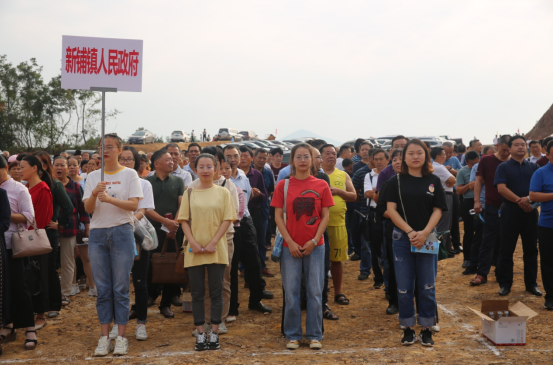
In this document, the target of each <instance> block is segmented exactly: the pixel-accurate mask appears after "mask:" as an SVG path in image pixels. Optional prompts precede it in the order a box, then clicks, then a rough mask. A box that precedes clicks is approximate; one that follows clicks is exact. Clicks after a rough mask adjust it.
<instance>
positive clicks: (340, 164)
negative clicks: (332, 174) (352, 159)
mask: <svg viewBox="0 0 554 365" xmlns="http://www.w3.org/2000/svg"><path fill="white" fill-rule="evenodd" d="M343 160H344V158H340V157H339V158H337V162H336V163H335V167H336V168H337V169H339V170H341V171H344V167H343V166H342V161H343Z"/></svg>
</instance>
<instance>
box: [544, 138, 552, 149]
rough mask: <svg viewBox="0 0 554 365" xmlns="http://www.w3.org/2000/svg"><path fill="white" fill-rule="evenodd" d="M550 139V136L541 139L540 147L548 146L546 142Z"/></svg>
mask: <svg viewBox="0 0 554 365" xmlns="http://www.w3.org/2000/svg"><path fill="white" fill-rule="evenodd" d="M550 141H552V137H546V138H544V139H543V140H542V147H544V146H547V147H548V143H549V142H550Z"/></svg>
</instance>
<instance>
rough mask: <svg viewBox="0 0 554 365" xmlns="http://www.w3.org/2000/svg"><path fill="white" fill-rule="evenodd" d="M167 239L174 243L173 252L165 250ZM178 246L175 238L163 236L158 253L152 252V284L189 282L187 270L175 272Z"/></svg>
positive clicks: (178, 253)
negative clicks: (160, 249) (162, 242)
mask: <svg viewBox="0 0 554 365" xmlns="http://www.w3.org/2000/svg"><path fill="white" fill-rule="evenodd" d="M168 241H173V243H174V244H175V252H167V245H168ZM179 255H181V252H179V248H178V246H177V240H175V238H167V237H166V238H165V240H164V244H163V246H162V251H161V252H160V253H153V254H152V283H154V284H185V283H188V282H189V276H188V273H187V272H184V273H176V272H175V264H176V262H177V261H178V260H177V259H178V258H179Z"/></svg>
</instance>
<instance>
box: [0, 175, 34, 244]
mask: <svg viewBox="0 0 554 365" xmlns="http://www.w3.org/2000/svg"><path fill="white" fill-rule="evenodd" d="M0 188H2V189H4V190H6V193H8V200H9V201H10V208H11V211H12V214H23V215H24V216H25V218H27V221H29V222H32V221H34V220H35V209H34V208H33V200H32V199H31V194H29V189H27V188H26V187H25V185H23V184H21V183H19V182H17V181H15V180H14V179H12V178H9V179H8V180H6V181H4V183H3V184H2V185H0ZM17 226H18V224H16V223H14V222H10V228H9V229H8V230H7V231H6V233H4V238H5V239H6V248H7V249H8V250H9V249H11V248H12V234H13V233H14V232H17ZM28 227H29V225H28V223H27V222H25V223H23V228H24V229H25V230H26V229H27V228H28Z"/></svg>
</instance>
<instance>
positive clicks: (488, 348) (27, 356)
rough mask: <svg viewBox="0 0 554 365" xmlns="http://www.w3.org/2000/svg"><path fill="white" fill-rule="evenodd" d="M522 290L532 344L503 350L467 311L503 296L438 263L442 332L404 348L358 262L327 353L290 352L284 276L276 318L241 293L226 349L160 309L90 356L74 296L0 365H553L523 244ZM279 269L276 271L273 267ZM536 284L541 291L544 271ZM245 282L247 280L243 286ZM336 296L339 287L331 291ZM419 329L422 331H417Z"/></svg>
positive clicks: (94, 332)
mask: <svg viewBox="0 0 554 365" xmlns="http://www.w3.org/2000/svg"><path fill="white" fill-rule="evenodd" d="M516 256H517V263H516V267H515V278H514V281H515V285H514V287H513V288H512V292H511V294H510V295H509V296H508V297H507V298H508V299H509V301H510V303H512V304H513V303H516V302H517V301H521V302H523V303H524V304H526V305H527V306H529V307H530V308H531V309H533V310H534V311H536V312H538V313H539V315H538V316H537V317H535V318H533V319H531V320H529V321H528V323H527V345H526V346H517V347H516V346H514V347H509V346H507V347H496V346H493V345H491V343H489V342H488V341H487V340H486V339H484V338H483V337H482V336H481V335H480V326H481V324H480V320H479V318H478V317H477V316H476V315H475V314H473V313H472V312H471V311H469V310H468V309H467V307H468V306H470V307H473V308H480V303H481V301H482V300H485V299H499V296H498V295H497V292H498V289H499V288H498V284H497V283H496V282H495V281H494V280H491V281H489V283H488V284H486V285H484V286H481V287H476V288H473V287H470V286H469V281H470V280H471V279H472V277H468V276H463V275H461V272H462V268H461V264H462V257H461V255H458V256H457V257H455V258H453V259H449V260H444V261H441V262H440V263H439V271H438V278H437V300H438V304H439V316H440V326H441V331H440V332H439V333H437V334H436V335H435V336H434V339H435V343H436V344H435V347H433V348H424V347H422V346H421V345H420V344H416V345H414V346H410V347H403V346H401V345H400V339H401V337H402V331H401V330H400V329H399V325H398V320H397V319H396V316H388V315H386V314H385V309H386V308H387V301H386V300H385V296H384V292H383V290H375V289H373V288H372V285H373V280H372V277H370V279H369V280H366V281H359V280H357V276H358V270H357V268H358V262H351V261H348V262H346V264H345V274H344V282H345V283H344V284H343V287H344V288H345V290H344V291H345V293H346V295H347V296H349V298H350V300H351V304H350V305H349V306H339V305H337V304H335V303H331V307H332V309H333V311H334V312H335V313H336V314H338V315H339V316H340V320H338V321H327V320H325V330H326V331H325V338H324V341H323V343H324V348H323V349H322V350H320V351H312V350H310V349H309V348H308V347H307V346H306V345H304V346H302V347H301V348H300V349H298V350H296V351H287V350H286V349H285V339H283V338H281V336H280V320H281V303H282V296H281V282H280V276H279V275H277V276H276V277H274V278H268V279H267V283H268V290H271V291H272V292H273V293H274V294H275V299H273V300H268V301H265V303H266V304H267V305H269V306H270V307H271V308H273V310H274V312H273V314H271V315H262V314H259V313H254V312H250V311H248V310H247V309H245V306H246V305H247V303H248V300H247V295H248V290H247V289H242V285H241V289H240V291H241V292H240V302H241V311H240V315H239V317H238V320H237V321H236V322H234V323H230V324H228V328H229V334H227V335H222V336H221V347H222V348H221V350H220V351H206V352H202V353H197V352H195V351H194V342H195V339H194V338H193V337H191V331H192V329H193V323H192V315H191V314H190V313H183V312H181V310H180V308H176V307H173V310H174V311H175V318H174V319H165V318H163V317H162V316H161V315H160V314H159V312H158V310H157V306H153V307H151V308H150V309H149V318H148V321H149V322H148V325H147V330H148V335H149V339H148V340H147V341H145V342H138V341H137V340H136V339H135V336H134V333H135V323H134V322H132V323H130V325H129V327H128V337H129V345H130V351H129V354H128V355H127V356H125V357H119V358H118V357H112V356H108V357H106V358H93V357H92V354H93V352H94V349H95V347H96V344H97V340H98V338H99V326H98V322H97V317H96V310H95V301H94V299H93V298H90V297H88V296H87V294H86V293H81V294H79V295H77V296H74V297H72V298H71V300H72V302H71V304H70V305H69V306H68V307H67V308H66V309H63V310H62V312H61V313H60V316H59V317H58V318H56V319H53V320H49V321H48V325H47V326H46V327H45V328H44V329H42V330H40V331H39V336H38V337H39V341H40V342H39V345H38V347H37V349H36V350H35V351H25V350H24V349H23V338H24V337H23V336H22V335H23V333H20V334H19V337H18V339H17V341H15V342H12V343H9V344H7V345H4V354H3V355H2V357H0V362H9V363H32V364H46V363H56V364H58V363H62V362H67V361H71V362H72V363H76V364H85V363H91V362H92V363H112V364H204V363H212V364H219V363H225V364H266V363H271V364H291V363H298V364H321V363H329V364H331V363H333V364H337V363H340V364H354V363H355V364H361V363H376V364H380V363H383V364H388V363H396V364H404V363H411V364H414V363H421V362H423V361H425V362H426V363H441V364H444V363H446V364H497V363H502V364H516V363H517V364H546V363H548V364H552V312H549V311H546V310H544V309H543V304H544V299H543V298H538V297H534V296H532V295H530V294H528V293H526V292H525V288H524V286H523V264H522V259H521V258H522V253H521V248H520V246H518V248H517V251H516ZM269 267H270V269H271V270H272V271H274V272H278V271H279V270H278V267H277V265H276V264H274V263H272V262H270V264H269ZM538 282H539V288H540V289H541V290H542V284H541V281H540V275H539V278H538ZM241 283H242V280H241ZM331 293H332V291H331ZM418 331H419V330H418Z"/></svg>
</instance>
